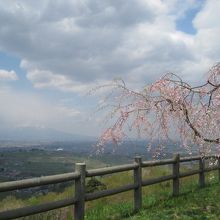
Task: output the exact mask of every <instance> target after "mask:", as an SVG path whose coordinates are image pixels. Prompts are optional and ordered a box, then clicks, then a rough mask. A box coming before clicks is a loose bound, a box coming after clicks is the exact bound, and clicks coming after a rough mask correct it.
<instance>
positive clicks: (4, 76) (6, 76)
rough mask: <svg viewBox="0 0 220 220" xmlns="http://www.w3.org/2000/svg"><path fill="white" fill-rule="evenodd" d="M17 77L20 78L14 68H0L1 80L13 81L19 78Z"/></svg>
mask: <svg viewBox="0 0 220 220" xmlns="http://www.w3.org/2000/svg"><path fill="white" fill-rule="evenodd" d="M17 79H18V76H17V74H16V72H15V71H14V70H11V71H8V70H3V69H0V81H1V80H4V81H5V80H7V81H8V80H9V81H11V80H17Z"/></svg>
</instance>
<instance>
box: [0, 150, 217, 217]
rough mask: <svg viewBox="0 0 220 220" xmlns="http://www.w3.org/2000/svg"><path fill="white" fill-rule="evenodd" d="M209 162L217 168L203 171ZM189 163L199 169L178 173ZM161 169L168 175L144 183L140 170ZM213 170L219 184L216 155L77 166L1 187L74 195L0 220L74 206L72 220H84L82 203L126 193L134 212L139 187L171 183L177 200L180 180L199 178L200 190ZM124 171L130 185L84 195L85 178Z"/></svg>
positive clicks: (0, 187) (9, 213)
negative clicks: (68, 186) (69, 185)
mask: <svg viewBox="0 0 220 220" xmlns="http://www.w3.org/2000/svg"><path fill="white" fill-rule="evenodd" d="M210 158H216V159H217V160H218V164H217V165H215V166H212V167H207V168H206V167H205V160H206V159H210ZM190 161H198V162H199V169H198V170H190V171H187V172H183V173H180V164H181V163H185V162H190ZM163 165H172V174H171V175H167V176H161V177H157V178H153V179H145V180H143V179H142V178H143V177H142V169H143V168H146V167H154V166H163ZM213 170H218V178H219V181H220V158H219V157H216V156H215V155H213V156H208V157H205V158H201V157H199V156H193V157H182V158H180V156H179V154H177V155H175V156H174V157H173V158H172V159H166V160H158V161H143V162H142V158H141V157H139V156H137V157H135V159H134V163H133V164H125V165H120V166H112V167H106V168H100V169H92V170H86V164H85V163H77V164H76V168H75V172H72V173H66V174H59V175H52V176H45V177H39V178H31V179H25V180H18V181H10V182H3V183H0V192H7V191H11V190H18V189H24V188H30V187H35V186H42V185H48V184H55V183H61V182H66V181H74V182H75V195H73V196H72V197H71V198H67V199H63V200H58V201H53V202H48V203H43V204H39V205H34V206H27V207H23V208H17V209H13V210H7V211H3V212H0V219H1V220H8V219H14V218H18V217H25V216H29V215H33V214H38V213H42V212H46V211H49V210H53V209H58V208H62V207H66V206H71V205H73V206H74V218H75V220H83V219H84V216H85V202H87V201H91V200H95V199H99V198H103V197H106V196H111V195H115V194H118V193H122V192H127V191H130V190H133V191H134V210H135V211H138V210H140V209H141V207H142V187H144V186H149V185H153V184H156V183H161V182H164V181H169V180H172V181H173V195H174V196H177V195H179V188H180V186H179V180H180V178H184V177H188V176H191V175H196V174H198V175H199V186H201V187H203V186H205V173H206V172H210V171H213ZM124 171H133V177H134V181H133V183H130V184H127V185H124V186H120V187H117V188H114V189H106V190H102V191H96V192H93V193H86V187H85V185H86V178H87V177H94V176H102V175H107V174H114V173H118V172H124Z"/></svg>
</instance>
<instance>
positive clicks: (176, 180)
mask: <svg viewBox="0 0 220 220" xmlns="http://www.w3.org/2000/svg"><path fill="white" fill-rule="evenodd" d="M179 169H180V155H179V154H176V155H174V163H173V175H174V178H173V196H178V195H179V185H180V184H179Z"/></svg>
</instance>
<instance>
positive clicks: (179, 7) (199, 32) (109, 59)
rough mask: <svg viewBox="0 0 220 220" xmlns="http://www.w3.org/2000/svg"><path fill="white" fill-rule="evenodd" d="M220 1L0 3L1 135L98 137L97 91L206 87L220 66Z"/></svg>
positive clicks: (30, 0)
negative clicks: (33, 132)
mask: <svg viewBox="0 0 220 220" xmlns="http://www.w3.org/2000/svg"><path fill="white" fill-rule="evenodd" d="M219 11H220V1H219V0H185V1H182V0H65V1H63V0H38V1H35V0H7V1H5V0H0V129H3V130H4V129H7V128H19V127H37V128H53V129H56V130H60V131H65V132H68V133H72V134H83V135H89V136H99V135H100V132H101V130H102V129H103V127H104V125H103V123H102V120H101V116H100V115H99V114H94V111H95V107H96V105H97V104H98V97H96V96H87V95H86V94H87V92H88V91H89V90H91V89H92V88H94V87H96V86H97V85H102V84H105V83H108V82H110V81H112V80H113V79H114V78H116V77H120V78H122V79H123V80H124V81H125V82H126V83H127V84H128V85H129V86H130V87H132V88H135V89H142V88H143V86H144V85H146V84H149V83H152V82H154V81H155V80H157V79H158V78H159V77H161V76H162V75H164V74H165V73H166V72H174V73H177V74H178V75H179V76H181V77H182V78H183V79H184V80H185V81H187V82H189V83H193V84H196V83H201V81H203V80H204V79H205V76H206V72H207V71H208V70H209V68H210V67H211V66H213V65H214V64H215V63H217V62H219V61H220V53H219V51H220V42H219V36H220V22H219V21H220V13H219Z"/></svg>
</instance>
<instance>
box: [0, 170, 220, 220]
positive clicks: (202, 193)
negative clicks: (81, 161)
mask: <svg viewBox="0 0 220 220" xmlns="http://www.w3.org/2000/svg"><path fill="white" fill-rule="evenodd" d="M191 168H192V167H185V168H184V169H185V170H186V169H191ZM193 168H195V167H193ZM170 170H171V169H170V167H168V166H167V167H165V168H164V167H163V168H162V167H157V168H151V169H150V168H147V169H144V170H143V178H144V179H145V178H152V177H157V176H161V175H168V174H170V172H171V171H170ZM216 174H217V173H216V172H211V173H210V174H206V182H207V186H206V187H205V188H199V187H198V175H195V176H192V177H187V178H184V179H181V186H180V189H181V192H180V196H178V197H172V196H171V192H172V182H171V181H168V182H164V183H160V184H155V185H153V186H148V187H143V209H142V210H140V212H138V213H134V212H133V202H132V200H133V192H132V191H131V192H126V193H121V194H117V195H115V196H110V197H106V198H101V199H99V200H95V201H92V202H87V203H86V216H85V219H86V220H125V219H128V220H148V219H149V220H157V219H158V220H163V219H165V220H166V219H174V220H178V219H183V220H185V219H201V220H206V219H214V220H215V219H219V217H218V216H220V184H219V183H217V178H216ZM100 180H101V181H102V182H103V183H105V184H106V185H107V188H108V189H110V188H115V187H117V186H120V185H124V184H128V183H129V182H132V172H122V173H119V174H114V175H107V176H105V177H100ZM73 194H74V191H73V186H71V187H68V188H66V190H65V191H64V192H62V193H54V192H50V193H48V194H47V195H45V196H44V195H41V196H33V197H30V198H27V199H23V200H22V199H17V198H15V197H7V198H6V199H3V200H2V201H0V211H1V210H8V209H13V208H18V207H23V206H28V205H36V204H40V203H44V202H47V201H55V200H59V199H63V198H66V197H69V196H72V195H73ZM72 216H73V208H72V207H66V208H62V209H59V210H54V211H49V212H46V213H42V214H38V215H33V216H29V217H26V218H22V219H25V220H54V219H67V220H73V217H72Z"/></svg>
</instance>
